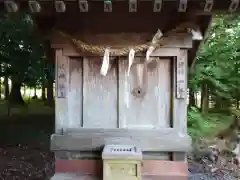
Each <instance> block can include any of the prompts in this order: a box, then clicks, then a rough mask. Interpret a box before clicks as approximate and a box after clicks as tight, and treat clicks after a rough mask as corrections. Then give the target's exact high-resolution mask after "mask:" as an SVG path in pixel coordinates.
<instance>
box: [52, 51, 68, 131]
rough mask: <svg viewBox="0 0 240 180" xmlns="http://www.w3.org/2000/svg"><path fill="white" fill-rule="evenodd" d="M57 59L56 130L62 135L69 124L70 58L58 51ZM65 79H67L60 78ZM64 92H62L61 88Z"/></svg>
mask: <svg viewBox="0 0 240 180" xmlns="http://www.w3.org/2000/svg"><path fill="white" fill-rule="evenodd" d="M55 54H56V55H55V59H56V71H55V76H56V101H55V103H56V105H55V112H56V113H55V130H56V133H60V132H61V131H62V128H66V127H68V126H67V123H68V103H67V95H68V94H67V93H68V88H69V87H68V85H69V73H68V72H69V64H68V63H69V61H68V58H67V57H65V56H63V53H62V49H57V50H56V53H55ZM59 76H61V77H65V78H59ZM62 79H63V80H62ZM59 87H61V88H62V90H63V91H62V92H60V91H59V90H60V88H59Z"/></svg>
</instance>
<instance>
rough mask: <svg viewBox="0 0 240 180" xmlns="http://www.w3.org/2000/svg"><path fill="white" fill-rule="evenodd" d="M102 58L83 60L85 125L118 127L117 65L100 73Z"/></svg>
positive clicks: (86, 126) (89, 126)
mask: <svg viewBox="0 0 240 180" xmlns="http://www.w3.org/2000/svg"><path fill="white" fill-rule="evenodd" d="M101 62H102V58H100V57H99V59H96V58H95V59H94V58H92V57H91V59H87V58H84V60H83V127H84V128H117V126H118V117H117V116H118V113H117V73H116V67H115V66H112V68H111V69H110V70H109V71H108V74H107V75H106V76H101V75H100V68H101Z"/></svg>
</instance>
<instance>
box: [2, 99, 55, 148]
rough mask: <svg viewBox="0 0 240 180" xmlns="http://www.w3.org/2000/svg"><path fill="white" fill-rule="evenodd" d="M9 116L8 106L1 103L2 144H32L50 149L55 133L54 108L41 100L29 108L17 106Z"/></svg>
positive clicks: (31, 104)
mask: <svg viewBox="0 0 240 180" xmlns="http://www.w3.org/2000/svg"><path fill="white" fill-rule="evenodd" d="M10 112H11V113H10V115H8V106H7V103H6V102H5V101H0V123H1V124H0V144H2V145H6V144H11V145H16V144H31V145H34V144H36V145H39V144H41V145H43V146H44V147H46V148H48V147H49V142H50V135H51V134H52V133H53V132H54V124H55V116H54V108H51V107H48V106H46V105H44V103H43V102H41V101H40V100H32V101H31V102H30V103H29V104H28V105H27V106H15V107H14V108H11V110H10Z"/></svg>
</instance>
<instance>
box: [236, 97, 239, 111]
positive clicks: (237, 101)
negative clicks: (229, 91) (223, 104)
mask: <svg viewBox="0 0 240 180" xmlns="http://www.w3.org/2000/svg"><path fill="white" fill-rule="evenodd" d="M236 109H239V99H238V98H237V99H236Z"/></svg>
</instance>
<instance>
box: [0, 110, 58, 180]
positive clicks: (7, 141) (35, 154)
mask: <svg viewBox="0 0 240 180" xmlns="http://www.w3.org/2000/svg"><path fill="white" fill-rule="evenodd" d="M0 123H1V124H0V159H1V161H0V180H47V179H49V177H51V176H52V175H53V171H54V155H53V153H52V152H50V150H49V149H50V148H49V144H50V135H51V134H52V133H53V132H54V115H28V116H18V115H14V116H10V117H8V116H6V117H0Z"/></svg>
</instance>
